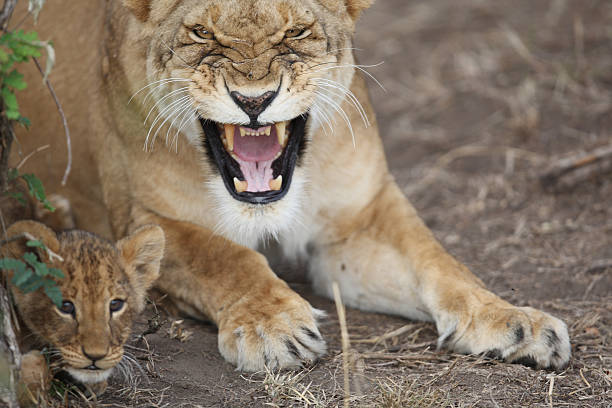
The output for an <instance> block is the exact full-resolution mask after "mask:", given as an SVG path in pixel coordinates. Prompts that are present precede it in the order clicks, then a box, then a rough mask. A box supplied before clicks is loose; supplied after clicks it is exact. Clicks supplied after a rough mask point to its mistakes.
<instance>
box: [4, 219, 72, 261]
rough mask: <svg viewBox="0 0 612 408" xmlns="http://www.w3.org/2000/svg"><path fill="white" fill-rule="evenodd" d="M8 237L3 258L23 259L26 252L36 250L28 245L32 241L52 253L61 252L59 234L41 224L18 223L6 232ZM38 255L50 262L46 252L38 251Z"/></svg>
mask: <svg viewBox="0 0 612 408" xmlns="http://www.w3.org/2000/svg"><path fill="white" fill-rule="evenodd" d="M6 236H7V237H8V240H7V241H4V240H3V242H4V244H3V246H2V255H3V256H7V257H13V258H21V257H22V256H23V254H24V253H25V252H27V251H33V250H34V248H31V247H28V246H27V245H26V243H27V242H28V241H31V240H38V241H40V242H42V243H43V244H44V245H45V246H46V247H47V248H48V249H50V250H51V251H53V252H55V253H57V252H59V247H60V243H59V241H58V240H57V234H56V233H55V232H54V231H53V230H52V229H51V228H49V227H47V226H46V225H44V224H41V223H40V222H36V221H29V220H28V221H17V222H16V223H14V224H13V225H11V226H10V227H9V229H8V230H6ZM38 255H39V257H40V258H41V260H42V261H43V262H48V261H50V260H49V259H48V254H47V252H46V251H38Z"/></svg>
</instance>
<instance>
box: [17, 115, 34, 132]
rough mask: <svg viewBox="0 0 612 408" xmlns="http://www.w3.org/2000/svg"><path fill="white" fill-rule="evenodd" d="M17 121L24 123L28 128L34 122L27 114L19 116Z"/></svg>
mask: <svg viewBox="0 0 612 408" xmlns="http://www.w3.org/2000/svg"><path fill="white" fill-rule="evenodd" d="M17 122H19V123H20V124H21V125H23V126H24V127H25V128H26V129H29V128H30V126H31V125H32V123H31V122H30V119H28V118H26V117H25V116H19V117H18V118H17Z"/></svg>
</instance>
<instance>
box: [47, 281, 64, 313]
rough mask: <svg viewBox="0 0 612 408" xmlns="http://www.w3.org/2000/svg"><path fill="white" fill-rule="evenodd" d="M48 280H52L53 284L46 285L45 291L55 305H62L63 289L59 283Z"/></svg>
mask: <svg viewBox="0 0 612 408" xmlns="http://www.w3.org/2000/svg"><path fill="white" fill-rule="evenodd" d="M47 282H52V283H53V285H45V293H46V294H47V296H49V299H51V301H52V302H53V303H54V304H55V306H57V307H62V300H63V298H62V291H61V290H60V288H59V287H58V286H57V285H55V282H53V281H47Z"/></svg>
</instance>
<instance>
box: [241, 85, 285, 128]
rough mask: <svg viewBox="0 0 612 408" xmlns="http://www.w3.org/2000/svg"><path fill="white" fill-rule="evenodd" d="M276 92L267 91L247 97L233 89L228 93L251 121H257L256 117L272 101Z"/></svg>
mask: <svg viewBox="0 0 612 408" xmlns="http://www.w3.org/2000/svg"><path fill="white" fill-rule="evenodd" d="M276 94H277V92H274V91H268V92H266V93H263V94H261V95H259V96H256V97H249V96H244V95H242V94H241V93H239V92H236V91H233V92H231V93H230V96H231V97H232V99H233V100H234V102H236V105H238V106H239V107H240V109H242V110H243V111H244V113H246V114H247V115H249V119H251V122H252V123H257V117H258V116H259V115H260V114H261V112H263V111H265V110H266V108H267V107H268V106H269V105H270V104H271V103H272V101H273V100H274V98H275V97H276Z"/></svg>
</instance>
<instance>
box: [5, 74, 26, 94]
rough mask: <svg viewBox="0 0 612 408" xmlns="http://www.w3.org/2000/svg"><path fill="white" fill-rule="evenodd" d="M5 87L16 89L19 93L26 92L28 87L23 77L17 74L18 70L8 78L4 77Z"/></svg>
mask: <svg viewBox="0 0 612 408" xmlns="http://www.w3.org/2000/svg"><path fill="white" fill-rule="evenodd" d="M4 85H5V86H10V87H12V88H15V89H16V90H18V91H22V90H24V89H25V88H26V86H27V84H26V83H25V81H24V80H23V75H22V74H20V73H19V72H17V70H16V69H14V70H12V71H11V72H10V73H9V74H8V75H7V76H5V77H4Z"/></svg>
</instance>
